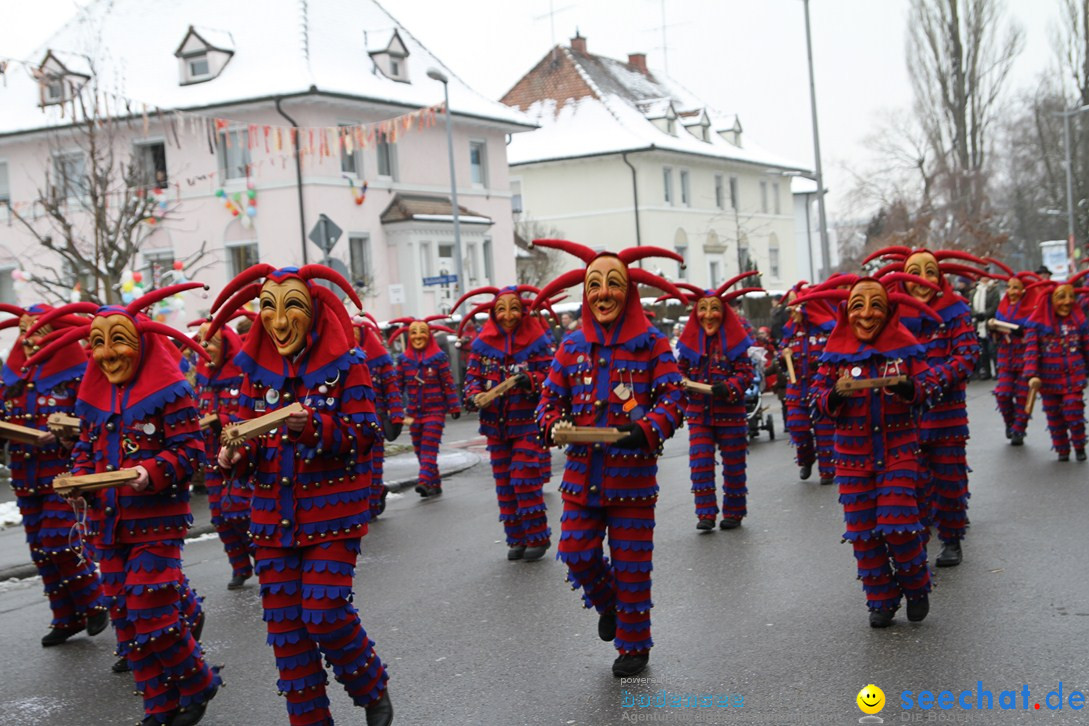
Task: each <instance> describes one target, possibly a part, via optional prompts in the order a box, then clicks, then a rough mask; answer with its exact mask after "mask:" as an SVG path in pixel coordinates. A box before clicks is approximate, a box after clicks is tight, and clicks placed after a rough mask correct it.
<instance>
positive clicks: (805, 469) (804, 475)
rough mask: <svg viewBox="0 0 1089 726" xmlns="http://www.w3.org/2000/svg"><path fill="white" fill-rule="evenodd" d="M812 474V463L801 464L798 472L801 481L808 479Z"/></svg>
mask: <svg viewBox="0 0 1089 726" xmlns="http://www.w3.org/2000/svg"><path fill="white" fill-rule="evenodd" d="M812 475H813V465H812V464H802V470H801V471H800V472H798V478H799V479H801V480H802V481H805V480H806V479H808V478H809V477H810V476H812Z"/></svg>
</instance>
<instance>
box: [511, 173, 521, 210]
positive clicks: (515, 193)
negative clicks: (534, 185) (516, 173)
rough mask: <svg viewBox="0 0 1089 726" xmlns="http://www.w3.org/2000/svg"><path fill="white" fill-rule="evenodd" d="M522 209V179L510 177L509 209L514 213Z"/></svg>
mask: <svg viewBox="0 0 1089 726" xmlns="http://www.w3.org/2000/svg"><path fill="white" fill-rule="evenodd" d="M522 209H523V207H522V181H521V180H520V179H511V181H510V211H511V212H513V213H514V214H521V213H522Z"/></svg>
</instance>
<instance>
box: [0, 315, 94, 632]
mask: <svg viewBox="0 0 1089 726" xmlns="http://www.w3.org/2000/svg"><path fill="white" fill-rule="evenodd" d="M50 310H52V308H51V307H49V306H48V305H33V306H31V307H30V308H29V309H26V310H24V309H23V308H20V307H16V306H13V305H2V304H0V312H6V313H11V314H13V315H15V316H16V317H14V318H12V319H10V320H6V321H4V322H3V323H0V329H4V328H9V327H15V326H16V325H17V326H19V337H18V339H16V341H15V344H14V346H13V347H12V350H11V353H10V354H9V355H8V359H7V360H6V361H5V362H4V369H3V373H2V377H3V384H4V408H3V411H2V413H0V416H2V418H3V420H4V421H7V422H8V423H13V424H19V425H21V426H29V427H31V428H35V429H39V430H42V431H48V430H49V429H48V427H47V426H46V421H47V419H48V418H49V416H50V415H51V414H54V413H63V414H69V415H72V414H73V413H74V412H75V404H76V391H77V389H78V388H79V383H80V380H81V379H82V378H83V374H84V372H85V371H86V370H87V353H86V351H84V349H83V346H82V345H80V344H79V342H78V341H72V342H71V343H68V344H67V345H65V346H64V347H63V348H62V349H59V350H57V351H56V353H55V354H54V355H53V356H52V357H50V358H49V359H48V360H45V361H43V362H42V363H41V364H40V365H35V366H31V367H29V368H27V367H26V361H27V358H29V357H30V356H32V355H33V354H34V352H35V351H36V350H37V349H38V347H39V345H40V344H41V342H42V338H44V337H45V336H46V335H48V334H49V333H50V332H52V331H54V330H55V331H63V330H65V329H66V328H67V327H69V326H72V325H83V324H85V323H86V320H84V319H83V318H79V317H75V316H72V317H65V318H58V319H55V320H54V321H53V322H52V323H51V324H50V325H48V326H46V327H45V328H43V329H42V330H40V331H38V333H37V334H36V335H33V336H31V335H27V331H28V330H29V329H30V327H31V326H32V325H33V324H34V322H35V321H36V320H37V319H38V317H39V316H40V315H42V314H44V313H47V312H49V311H50ZM71 446H72V442H70V441H69V442H67V445H65V444H64V443H62V442H61V441H58V440H57V437H56V436H54V435H53V434H49V435H48V436H47V437H45V439H44V442H43V444H42V445H41V446H31V445H29V444H22V443H18V442H16V441H12V442H10V443H9V444H8V465H9V466H10V468H11V486H12V488H13V489H14V490H15V501H16V504H17V505H18V507H19V514H20V515H22V518H23V530H24V532H25V533H26V542H27V545H28V546H29V547H30V559H31V561H33V562H34V566H35V567H36V568H37V570H38V575H39V576H40V577H41V578H42V586H43V589H44V591H45V595H46V597H47V598H48V599H49V608H50V610H51V611H52V615H53V620H52V622H51V623H50V625H49V632H48V633H46V634H45V636H44V637H42V647H45V648H48V647H50V646H54V645H60V644H61V643H63V642H65V641H66V640H68V639H69V638H71V637H72V636H73V635H75V634H76V633H79V632H82V631H83V630H86V631H87V634H88V635H98V634H99V633H101V632H102V631H103V630H105V629H106V627H107V626H108V625H109V624H110V617H109V611H108V608H107V603H106V600H105V599H104V598H103V595H102V583H101V582H100V581H99V578H98V572H97V571H96V570H95V566H94V563H92V562H91V561H90V560H89V559H83V558H81V557H80V556H79V554H78V550H79V548H80V546H81V544H82V543H79V542H76V543H73V542H72V541H71V540H70V539H69V537H70V535H71V532H72V527H73V525H74V524H75V523H76V516H75V512H74V511H73V509H72V507H71V506H70V505H69V504H68V502H66V501H65V500H64V499H63V498H62V497H60V496H58V495H57V494H56V493H54V492H53V477H55V476H56V475H57V474H60V473H62V472H64V471H67V470H68V459H69V449H71ZM73 545H75V546H73Z"/></svg>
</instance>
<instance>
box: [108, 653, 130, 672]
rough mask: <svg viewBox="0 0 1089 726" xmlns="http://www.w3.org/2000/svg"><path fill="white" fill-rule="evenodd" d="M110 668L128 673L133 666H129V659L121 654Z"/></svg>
mask: <svg viewBox="0 0 1089 726" xmlns="http://www.w3.org/2000/svg"><path fill="white" fill-rule="evenodd" d="M110 670H111V671H113V672H114V673H128V672H129V671H130V670H131V666H129V659H128V658H126V657H125V656H121V657H120V658H118V659H117V660H116V661H114V663H113V665H112V666H110Z"/></svg>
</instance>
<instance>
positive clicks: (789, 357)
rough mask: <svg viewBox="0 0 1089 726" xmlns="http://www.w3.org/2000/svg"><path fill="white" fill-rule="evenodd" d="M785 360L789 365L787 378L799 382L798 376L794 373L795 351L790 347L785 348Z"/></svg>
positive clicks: (792, 381)
mask: <svg viewBox="0 0 1089 726" xmlns="http://www.w3.org/2000/svg"><path fill="white" fill-rule="evenodd" d="M783 362H784V363H786V366H787V378H788V379H790V382H791V383H797V382H798V377H797V376H796V375H794V351H792V350H791V349H790V348H784V349H783Z"/></svg>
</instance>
